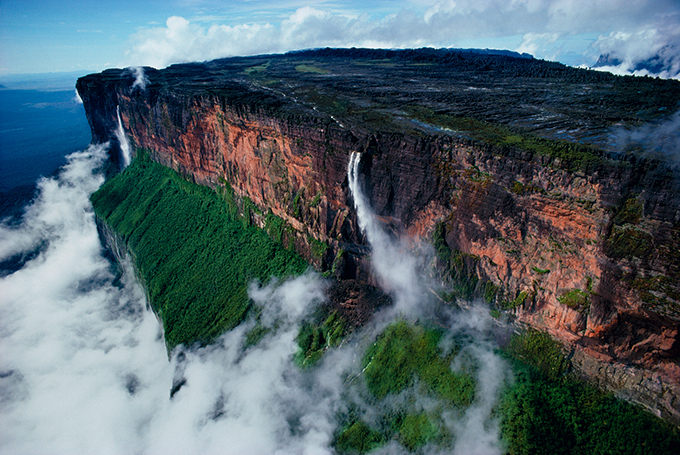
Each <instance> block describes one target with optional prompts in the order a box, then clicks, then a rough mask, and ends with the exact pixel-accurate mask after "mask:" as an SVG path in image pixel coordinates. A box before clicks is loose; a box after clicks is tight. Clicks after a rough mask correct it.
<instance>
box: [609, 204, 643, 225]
mask: <svg viewBox="0 0 680 455" xmlns="http://www.w3.org/2000/svg"><path fill="white" fill-rule="evenodd" d="M640 218H642V202H641V201H640V200H639V199H638V198H635V197H631V198H629V199H626V201H625V202H624V203H623V205H622V206H621V208H620V209H619V211H618V212H617V213H616V216H615V217H614V223H615V224H627V223H628V224H638V223H639V222H640Z"/></svg>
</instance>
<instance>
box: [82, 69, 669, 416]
mask: <svg viewBox="0 0 680 455" xmlns="http://www.w3.org/2000/svg"><path fill="white" fill-rule="evenodd" d="M255 63H257V62H255ZM246 66H247V65H246ZM256 67H257V68H259V66H256ZM258 71H259V70H258ZM179 73H182V74H184V76H182V77H178V74H179ZM208 75H209V77H208ZM147 77H148V78H149V84H147V87H146V89H145V90H143V91H142V90H139V89H135V90H132V89H131V87H132V76H131V75H128V74H126V73H125V71H122V70H109V71H106V72H104V73H102V74H100V75H92V76H88V77H86V78H82V79H80V80H79V82H78V86H77V87H78V91H79V93H80V96H81V98H82V99H83V102H84V104H85V108H86V112H87V116H88V120H89V121H90V125H91V127H92V132H93V137H94V139H95V140H96V141H105V140H112V138H113V137H114V135H113V131H114V130H115V127H116V124H117V117H116V109H117V108H118V107H119V109H120V115H121V119H122V122H123V126H124V129H125V131H126V133H127V135H128V136H129V139H130V141H131V142H132V144H133V146H134V147H136V148H143V149H146V150H148V152H149V154H150V156H151V157H152V159H153V160H155V161H157V162H159V163H161V164H164V165H166V166H168V167H171V168H173V169H176V170H178V171H179V172H180V173H182V174H184V175H186V176H188V177H190V178H192V179H193V180H194V181H196V182H197V183H201V184H204V185H208V186H212V187H216V186H220V185H224V184H226V183H228V184H229V185H230V186H231V187H232V188H233V189H234V191H235V192H236V193H237V194H238V195H239V196H241V197H242V198H244V200H250V201H251V202H252V203H253V204H254V205H255V206H256V207H258V208H259V211H257V210H256V211H253V212H252V213H251V217H252V218H253V221H254V222H255V223H257V224H260V225H261V226H263V225H264V220H265V218H266V214H267V213H268V212H269V211H271V212H272V213H273V214H275V215H277V216H279V217H280V218H282V219H283V220H285V221H286V222H287V224H288V225H289V229H287V230H286V232H287V234H286V236H287V240H286V241H288V242H294V244H295V246H296V249H297V250H298V251H299V252H300V253H301V254H302V255H303V256H305V257H307V258H308V259H309V260H310V261H312V262H313V263H315V264H316V266H317V267H319V268H320V269H325V270H330V269H334V271H335V272H336V274H337V275H338V276H342V277H346V278H355V277H358V278H360V279H370V273H369V264H368V261H367V259H366V256H365V254H366V252H367V247H366V245H365V241H364V239H363V238H362V236H361V234H360V232H359V229H358V227H357V223H356V217H355V214H354V211H353V208H352V206H351V203H350V200H349V194H348V190H347V181H346V168H347V162H348V159H349V155H350V153H351V152H353V151H359V152H362V154H363V158H362V167H361V171H362V178H363V182H364V185H365V192H366V194H367V196H368V198H369V199H370V203H371V205H372V207H373V208H374V210H375V211H376V213H377V214H378V215H379V216H380V217H382V219H383V220H384V221H385V223H386V224H387V225H389V226H390V227H391V228H392V229H393V231H394V233H395V234H397V235H401V236H405V235H411V236H414V237H415V238H421V239H425V240H429V239H430V237H431V235H432V233H433V232H434V231H435V228H436V227H437V226H439V232H440V233H441V235H442V236H443V239H444V240H445V243H446V245H447V247H448V248H450V249H451V251H453V252H456V254H458V256H456V257H458V258H460V257H462V256H460V255H461V254H462V255H464V257H463V260H464V261H465V262H466V264H467V266H468V267H469V268H470V270H472V271H473V272H474V274H475V275H476V277H477V278H478V279H479V280H480V281H479V283H492V284H493V285H494V286H495V287H493V288H492V289H493V290H494V291H496V292H495V293H494V294H493V295H491V296H490V297H492V298H493V300H494V302H495V304H496V305H498V306H500V307H503V308H505V309H507V310H508V311H510V312H511V313H512V314H513V315H514V316H515V317H516V318H517V319H518V320H519V321H521V322H524V323H527V324H529V325H531V326H534V327H537V328H539V329H543V330H547V331H549V332H550V333H552V334H553V335H555V336H556V337H557V338H559V339H560V340H562V341H563V342H565V343H566V344H567V345H568V346H569V347H570V349H571V350H572V353H573V357H574V359H576V360H578V361H575V362H574V363H575V365H576V366H577V367H578V368H580V370H581V371H582V372H583V374H584V375H587V376H589V377H595V378H598V381H599V382H600V383H601V384H602V385H603V386H606V387H608V388H610V389H612V390H615V391H619V392H620V393H622V394H623V395H626V396H628V397H629V398H630V397H632V398H634V399H636V400H637V401H640V402H643V403H644V404H645V405H647V406H648V407H650V408H652V409H654V410H655V411H656V412H658V413H663V414H664V415H666V416H671V417H672V418H674V419H675V420H676V421H680V412H679V411H678V408H679V407H680V406H679V402H678V399H679V397H680V365H679V362H678V358H679V357H680V356H679V354H680V337H679V335H678V330H679V325H678V320H679V319H680V177H679V173H678V170H677V168H676V169H675V170H674V169H673V168H671V167H669V166H668V165H665V164H663V163H660V162H653V161H636V160H634V159H631V160H628V161H623V160H621V161H612V160H609V159H607V158H605V157H604V156H599V157H597V159H596V160H595V161H594V164H592V165H590V166H588V168H587V169H585V170H574V168H573V167H571V166H569V165H568V163H565V162H564V160H562V161H560V159H558V158H555V157H550V156H545V155H541V154H537V153H533V152H529V151H526V150H525V151H522V150H521V149H519V148H514V147H502V146H492V145H488V144H482V143H480V142H478V141H474V140H471V139H469V138H466V137H461V136H460V135H455V134H450V133H447V132H445V131H444V130H441V129H437V128H433V127H432V126H431V125H425V126H423V127H414V124H413V123H412V122H411V123H408V127H404V128H401V129H400V128H397V127H395V126H394V125H395V124H391V125H390V126H389V127H386V128H380V127H375V126H374V125H373V124H369V123H361V122H356V121H354V122H352V118H353V117H351V115H350V114H351V113H348V112H345V114H346V117H345V118H344V119H343V118H340V117H339V116H337V115H332V114H333V113H334V111H333V112H331V111H332V109H331V110H329V109H330V108H329V107H328V106H329V104H328V101H327V100H326V99H323V100H322V101H323V102H321V101H318V100H319V99H320V98H319V96H320V95H318V94H315V95H314V96H309V97H307V98H305V99H298V98H297V97H296V96H293V95H291V93H286V92H285V90H282V89H280V87H279V88H277V89H276V90H273V89H270V88H268V87H267V86H266V84H264V85H263V84H261V83H253V81H251V80H248V79H246V78H245V77H244V76H243V75H242V74H241V73H239V75H238V77H232V78H223V79H220V78H217V79H216V76H215V74H214V72H213V73H210V72H208V71H207V69H206V67H201V66H191V65H188V66H183V67H171V68H170V69H167V70H164V71H154V70H151V69H149V70H147ZM315 100H317V102H315ZM402 120H403V119H400V121H402ZM397 123H398V122H397ZM246 198H247V199H246ZM341 250H343V251H345V252H346V253H348V254H344V255H342V258H343V259H342V260H337V261H335V258H336V255H337V253H338V252H339V251H341ZM480 286H481V285H480ZM480 286H478V288H479V289H481V287H480ZM479 289H478V290H479ZM612 368H613V369H615V370H616V371H617V372H620V371H625V372H624V373H621V374H618V373H617V375H618V376H617V375H613V374H610V373H611V371H610V370H612ZM612 371H613V370H612ZM631 374H632V377H641V378H644V380H641V381H636V382H635V383H634V384H633V383H630V381H626V380H624V377H625V376H626V375H631ZM615 376H616V377H619V379H617V380H615V379H612V378H614V377H615ZM650 384H653V387H652V385H650Z"/></svg>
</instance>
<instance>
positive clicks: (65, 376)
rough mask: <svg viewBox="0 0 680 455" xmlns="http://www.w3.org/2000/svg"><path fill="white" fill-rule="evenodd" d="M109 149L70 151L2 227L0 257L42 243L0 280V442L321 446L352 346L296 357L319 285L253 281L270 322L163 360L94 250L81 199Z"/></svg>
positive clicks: (166, 447)
mask: <svg viewBox="0 0 680 455" xmlns="http://www.w3.org/2000/svg"><path fill="white" fill-rule="evenodd" d="M106 157H107V150H106V147H105V146H93V147H91V148H90V149H88V150H87V151H86V152H81V153H76V154H73V155H71V156H69V158H68V160H69V162H68V164H67V165H66V166H65V167H64V169H63V170H62V172H61V173H60V174H59V176H58V177H56V178H53V179H43V180H42V181H41V182H40V184H39V194H38V196H37V198H36V200H35V201H34V202H33V204H32V205H31V206H30V207H29V208H28V209H27V211H26V214H25V216H24V218H23V220H22V222H21V224H20V225H18V226H7V225H2V226H0V251H2V253H1V254H0V261H3V260H6V259H8V258H9V257H11V256H13V255H15V254H17V252H20V251H21V250H22V248H24V249H25V246H26V245H28V246H29V247H30V248H32V247H33V246H35V245H42V248H41V249H40V251H39V253H38V254H37V255H36V256H35V257H34V258H32V259H30V260H28V261H27V262H26V263H25V264H24V265H23V267H22V268H21V269H19V270H17V271H15V272H13V273H10V274H8V275H6V276H4V277H1V278H0V296H1V298H0V311H1V312H2V315H3V317H2V319H0V337H1V339H2V342H1V344H0V403H2V405H1V406H0V428H1V429H2V430H0V453H12V454H33V453H80V454H99V453H109V454H130V453H137V454H157V453H206V454H211V453H216V454H217V453H219V454H243V453H277V451H280V452H282V453H329V452H330V449H329V444H330V441H331V438H332V435H333V431H334V430H335V423H334V418H335V414H336V411H337V407H338V406H339V403H340V399H339V393H340V392H339V386H340V384H342V376H341V375H340V373H341V370H343V369H344V368H345V366H347V365H349V364H351V361H352V360H351V359H352V356H351V355H346V354H343V353H342V351H340V350H339V351H338V352H337V353H335V354H334V356H333V360H334V363H333V364H332V365H328V367H327V368H324V369H322V370H318V371H311V372H308V371H303V370H300V369H299V368H298V367H297V366H295V364H294V363H293V361H292V357H293V354H294V353H295V352H296V350H297V343H296V342H295V337H296V335H297V330H298V326H297V324H298V317H299V316H300V315H302V314H305V312H306V311H308V310H309V309H310V305H311V306H313V305H315V304H316V303H318V302H319V301H320V299H321V298H322V293H321V291H320V289H321V288H322V284H321V283H320V282H319V281H318V280H317V279H315V278H314V275H303V276H302V277H299V278H297V279H295V280H291V281H286V282H283V283H282V284H281V285H279V286H275V285H270V286H267V287H264V288H258V287H252V288H251V295H252V297H253V299H254V300H255V301H256V303H257V304H259V305H262V306H263V307H264V308H265V309H266V308H270V307H271V308H272V311H273V312H274V313H276V314H278V315H279V316H280V319H279V323H278V325H277V327H276V328H275V330H272V331H271V332H270V334H268V335H267V336H266V337H265V338H264V339H263V340H262V341H261V342H260V343H259V344H258V345H256V346H251V347H249V348H247V349H246V350H243V346H244V336H245V333H246V331H247V329H248V328H249V327H251V326H252V325H248V324H245V325H242V326H240V327H238V328H237V329H235V330H233V331H231V332H229V333H227V334H225V335H224V336H223V337H221V338H220V339H219V340H218V341H217V342H216V343H215V344H214V345H211V346H208V347H205V348H202V349H198V350H193V351H184V352H182V350H181V349H179V350H178V352H176V353H175V355H173V357H172V360H171V362H168V360H167V354H166V351H165V345H164V343H163V339H162V333H161V331H160V326H159V323H158V321H157V320H156V318H155V316H154V315H153V313H151V312H150V311H148V310H146V302H145V298H144V292H143V290H142V288H141V287H140V286H139V284H138V283H137V282H136V280H135V279H134V273H133V272H132V270H131V268H130V267H129V265H128V266H125V267H124V270H125V273H124V274H123V276H122V279H121V280H120V282H118V281H116V280H115V276H114V273H113V271H114V269H113V268H112V265H111V264H110V263H109V262H108V261H107V260H106V259H105V258H104V257H103V256H102V250H101V245H100V243H99V237H98V234H97V229H96V226H95V223H94V215H93V213H92V207H91V205H90V203H89V196H90V194H91V193H92V192H93V191H94V190H96V189H97V188H98V187H99V185H101V183H102V182H103V177H102V175H101V174H99V173H97V172H96V171H97V169H98V168H100V167H101V166H102V164H103V163H104V161H105V159H106ZM16 238H19V239H20V241H19V242H15V239H16ZM266 311H268V310H266ZM178 378H179V379H183V380H184V381H185V384H184V385H183V386H182V387H181V388H180V389H179V390H178V391H176V393H175V394H174V396H173V397H172V398H171V397H170V389H171V387H172V385H173V381H174V380H177V379H178Z"/></svg>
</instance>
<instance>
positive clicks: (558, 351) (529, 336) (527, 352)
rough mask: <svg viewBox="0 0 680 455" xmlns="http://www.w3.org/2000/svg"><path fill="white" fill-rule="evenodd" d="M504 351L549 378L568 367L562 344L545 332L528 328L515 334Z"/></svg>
mask: <svg viewBox="0 0 680 455" xmlns="http://www.w3.org/2000/svg"><path fill="white" fill-rule="evenodd" d="M506 351H507V352H508V353H510V354H511V355H512V356H513V357H515V358H516V359H519V360H521V361H522V362H524V363H526V364H527V365H530V366H531V367H533V368H535V369H536V370H538V371H540V372H541V373H543V374H544V375H545V376H547V377H549V378H551V379H557V378H559V377H561V376H562V375H563V374H564V373H565V372H566V371H567V370H568V369H569V361H568V360H567V359H566V357H565V356H564V354H563V353H562V345H561V344H560V343H559V342H557V341H556V340H555V339H553V337H551V336H550V335H549V334H548V333H546V332H541V331H539V330H533V329H529V330H526V331H524V332H522V333H520V334H515V335H514V336H513V337H512V339H511V340H510V344H508V346H507V348H506Z"/></svg>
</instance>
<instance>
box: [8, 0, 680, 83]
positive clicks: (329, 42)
mask: <svg viewBox="0 0 680 455" xmlns="http://www.w3.org/2000/svg"><path fill="white" fill-rule="evenodd" d="M0 41H1V42H2V43H3V46H2V49H0V78H5V77H6V76H8V75H14V74H24V75H25V74H43V73H53V72H72V71H76V72H80V71H82V72H98V71H102V70H104V69H106V68H126V67H130V66H150V67H154V68H159V69H160V68H165V67H167V66H168V65H171V64H174V63H186V62H194V61H196V62H201V61H209V60H213V59H216V58H226V57H232V56H252V55H261V54H274V53H284V52H288V51H291V50H296V49H312V48H320V47H321V48H323V47H333V48H349V47H367V48H380V49H411V48H413V49H416V48H420V47H433V48H459V49H466V48H474V49H499V50H509V51H513V52H519V53H528V54H531V55H533V56H534V57H535V58H538V59H542V60H548V61H554V62H559V63H563V64H565V65H569V66H573V67H580V66H584V65H585V66H587V67H592V66H593V65H595V63H596V62H597V59H598V57H599V56H600V55H603V54H610V55H611V56H612V57H611V61H616V62H618V63H619V65H617V66H616V67H612V68H611V71H612V72H615V73H616V72H618V73H621V74H631V73H635V72H637V73H638V74H640V75H645V74H649V75H652V74H651V73H650V72H649V70H639V68H640V65H639V63H640V62H645V61H649V60H650V59H656V60H655V64H654V66H651V67H649V68H661V69H660V70H659V71H660V72H659V74H658V75H659V76H660V77H665V78H669V77H672V78H678V77H680V3H679V2H677V1H675V0H640V1H638V2H633V3H631V2H628V1H626V0H589V1H587V2H586V1H578V2H575V1H568V0H517V1H513V2H505V1H500V0H487V1H484V2H479V1H477V0H456V1H453V0H420V1H417V2H416V1H415V0H396V1H394V2H385V1H375V0H373V1H371V0H368V1H366V0H363V1H361V2H359V1H357V0H332V1H331V0H291V1H289V2H286V3H284V4H282V3H281V2H273V1H271V0H261V1H257V2H252V1H238V0H222V1H220V2H216V1H215V0H192V1H190V2H187V1H186V0H149V1H148V2H138V1H133V0H119V1H117V2H113V3H105V4H101V5H98V7H97V8H92V7H91V5H89V4H88V3H86V2H84V1H83V0H72V1H69V2H64V1H63V0H40V1H37V0H24V1H22V2H5V3H3V5H2V15H0ZM657 63H659V64H657ZM654 75H656V74H654Z"/></svg>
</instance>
